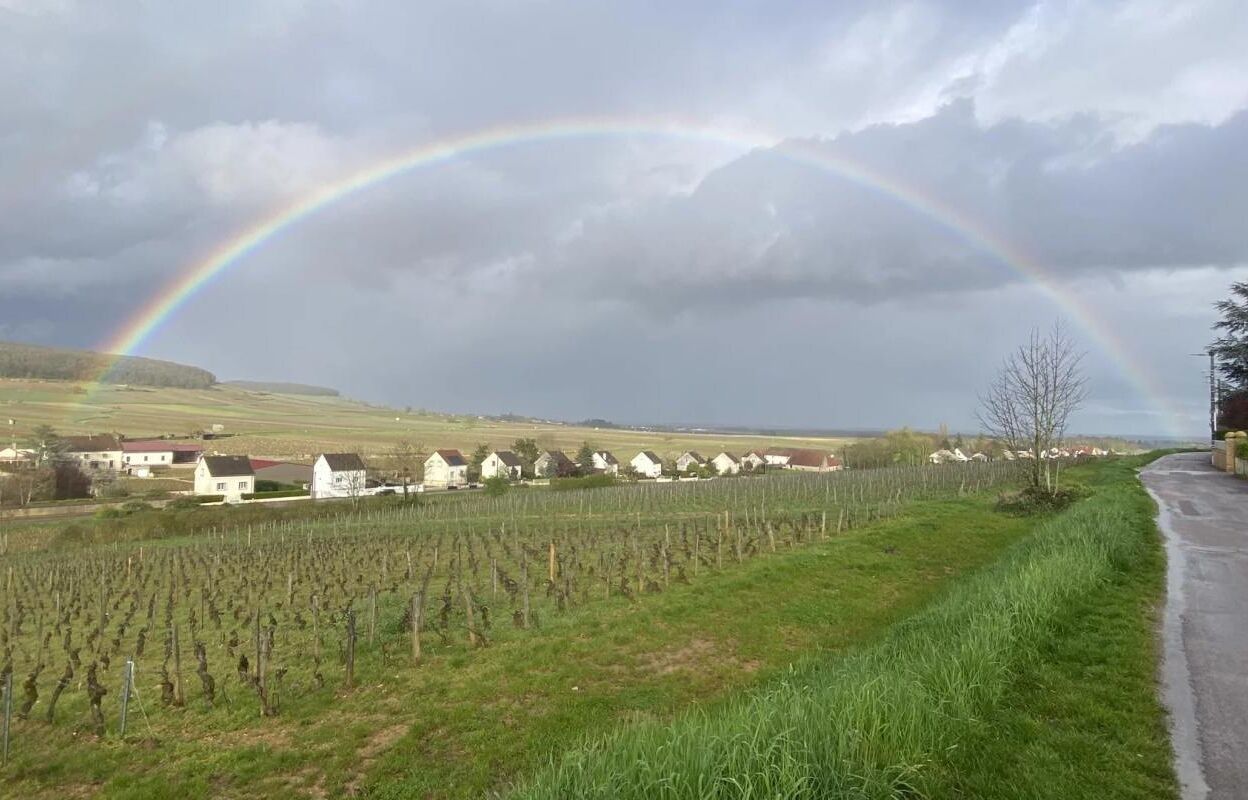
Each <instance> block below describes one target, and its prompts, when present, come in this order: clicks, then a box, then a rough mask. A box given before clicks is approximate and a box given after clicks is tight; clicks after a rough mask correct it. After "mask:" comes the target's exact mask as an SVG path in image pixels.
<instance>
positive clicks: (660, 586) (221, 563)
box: [0, 464, 1011, 754]
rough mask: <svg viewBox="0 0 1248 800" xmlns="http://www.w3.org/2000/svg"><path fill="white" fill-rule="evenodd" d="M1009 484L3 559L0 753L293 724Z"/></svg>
mask: <svg viewBox="0 0 1248 800" xmlns="http://www.w3.org/2000/svg"><path fill="white" fill-rule="evenodd" d="M1010 477H1011V473H1010V471H1009V465H1008V464H967V465H957V466H954V465H945V466H941V467H935V468H932V467H916V468H891V469H881V470H872V471H861V472H840V473H825V474H804V475H803V474H785V475H777V476H768V477H760V478H749V479H736V480H718V481H704V482H697V483H680V484H667V485H653V484H650V485H642V484H635V485H625V486H618V487H613V488H608V489H601V490H587V491H578V492H562V493H560V492H548V491H540V490H516V491H513V492H511V493H509V494H507V495H504V496H502V497H497V498H487V497H484V496H481V495H465V496H461V497H454V498H451V497H447V498H443V499H442V501H441V502H437V503H428V504H422V505H416V504H412V505H402V506H397V507H396V506H391V507H386V508H383V509H375V510H363V511H361V512H360V513H355V514H352V515H349V516H343V517H339V518H336V519H332V520H327V521H283V522H277V523H274V524H270V525H266V526H263V527H259V526H252V527H237V528H232V529H224V530H220V529H219V530H213V531H211V532H209V533H206V534H201V535H197V536H193V537H183V538H181V539H175V540H168V541H159V542H143V543H127V544H126V545H125V546H122V545H115V546H99V547H94V548H85V549H80V550H75V551H59V552H58V551H49V552H42V553H19V554H11V555H7V556H5V558H4V562H5V569H4V574H3V580H4V610H3V619H2V626H0V647H2V651H3V673H2V674H3V679H4V681H5V683H6V685H9V686H10V687H11V688H10V690H9V691H8V692H7V693H6V695H5V701H6V708H7V713H6V715H5V730H4V736H5V745H6V754H7V752H8V749H9V748H11V749H12V751H13V752H14V753H18V752H20V751H21V748H22V747H23V741H24V740H27V739H29V738H30V737H39V736H41V733H40V731H41V730H42V729H43V728H44V727H45V726H47V725H52V726H56V727H67V728H69V729H71V730H74V731H80V732H83V733H91V734H94V735H95V736H98V737H109V738H113V737H120V738H121V739H122V740H123V741H132V740H135V739H136V737H143V736H145V735H146V733H147V732H148V731H150V729H151V727H152V725H153V722H154V721H155V722H157V724H159V720H160V719H161V717H162V715H173V714H177V715H188V714H189V715H195V716H196V717H199V718H201V720H202V721H204V722H205V723H206V724H211V722H212V720H213V719H214V716H215V717H216V718H219V721H221V722H222V723H223V726H224V727H227V728H229V727H237V726H238V725H239V720H240V719H245V718H251V719H252V720H253V721H251V722H247V723H243V724H246V725H251V726H257V725H258V726H263V725H264V724H265V723H264V721H263V719H264V718H271V717H275V716H283V717H295V718H298V717H300V715H308V714H312V713H314V712H315V711H316V710H317V709H324V708H325V707H326V704H330V705H332V704H333V703H334V702H335V700H336V699H337V698H339V697H341V696H342V693H343V692H345V691H350V690H352V689H353V688H354V687H358V686H364V685H369V686H374V685H378V684H384V683H385V682H386V681H387V680H388V678H389V677H390V676H394V675H395V673H396V671H399V670H402V669H404V668H405V667H408V666H410V665H413V664H418V663H420V662H421V661H422V660H423V659H427V658H429V657H430V655H431V654H433V653H437V654H446V653H455V654H458V657H460V658H471V657H472V653H473V652H474V651H476V650H478V649H480V648H487V647H490V646H491V644H493V643H496V642H499V641H503V640H507V639H512V638H516V637H523V636H525V635H526V631H528V630H529V629H533V628H539V627H541V626H542V625H543V623H544V621H546V620H549V619H552V618H554V617H557V616H559V615H563V614H566V613H568V612H569V611H571V610H573V609H575V608H578V607H581V606H585V605H587V604H591V603H603V602H617V603H622V602H623V603H633V602H640V601H643V598H644V597H645V596H646V595H652V594H655V593H661V592H663V591H664V590H665V589H667V588H668V587H670V586H672V585H674V584H684V583H696V582H697V581H698V580H699V579H700V578H701V577H702V576H704V575H708V574H712V573H716V572H721V571H728V570H732V569H733V567H734V566H735V565H737V564H740V563H742V562H744V561H747V560H750V559H756V558H765V557H767V556H768V555H769V554H772V553H777V552H781V551H787V550H790V549H794V548H800V547H802V546H803V545H806V544H808V543H812V542H816V541H821V540H824V539H827V538H830V537H834V536H836V535H837V534H838V533H841V532H843V531H846V530H848V529H851V528H854V527H857V526H860V525H862V524H864V523H866V522H870V521H873V520H876V519H880V518H885V517H889V516H892V515H894V514H896V513H897V511H898V510H899V509H901V508H903V507H904V506H905V505H906V504H907V503H909V502H912V501H915V500H919V499H925V498H935V497H945V496H953V495H958V494H963V493H970V492H975V491H979V490H981V489H987V488H991V487H996V486H1000V485H1003V484H1005V483H1006V482H1008V481H1009V480H1010ZM10 717H11V719H10ZM227 720H228V724H225V723H227Z"/></svg>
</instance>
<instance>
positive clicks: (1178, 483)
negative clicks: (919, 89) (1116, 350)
mask: <svg viewBox="0 0 1248 800" xmlns="http://www.w3.org/2000/svg"><path fill="white" fill-rule="evenodd" d="M1141 478H1142V480H1143V481H1144V485H1145V487H1146V488H1147V489H1148V490H1149V493H1151V494H1152V495H1153V498H1154V499H1155V500H1156V501H1157V505H1158V507H1159V509H1160V511H1159V513H1158V519H1157V522H1158V526H1159V527H1160V528H1161V530H1162V533H1163V534H1164V535H1165V538H1166V554H1167V559H1168V562H1169V563H1168V567H1167V579H1166V584H1167V598H1166V613H1165V622H1164V629H1163V637H1164V650H1163V657H1162V683H1163V688H1162V692H1163V700H1164V701H1165V704H1166V706H1167V708H1168V709H1169V711H1170V716H1171V719H1170V728H1171V736H1172V740H1173V742H1174V748H1175V756H1176V761H1177V767H1178V772H1179V779H1180V781H1181V782H1182V784H1183V798H1184V800H1203V799H1204V798H1208V799H1209V800H1248V481H1245V480H1243V479H1239V478H1235V477H1233V476H1230V475H1227V474H1226V473H1223V472H1219V471H1217V470H1215V469H1214V468H1213V467H1212V466H1211V465H1210V463H1209V454H1208V453H1207V452H1206V453H1181V454H1178V455H1171V456H1165V457H1164V458H1160V459H1158V460H1157V461H1154V462H1153V463H1152V464H1150V465H1149V466H1148V467H1146V468H1145V469H1144V471H1143V472H1142V474H1141Z"/></svg>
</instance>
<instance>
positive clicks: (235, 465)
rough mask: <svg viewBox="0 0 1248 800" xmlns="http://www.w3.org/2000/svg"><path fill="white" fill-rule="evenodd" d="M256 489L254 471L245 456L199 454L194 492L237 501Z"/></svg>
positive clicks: (230, 501) (226, 500) (228, 501)
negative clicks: (221, 496) (216, 495)
mask: <svg viewBox="0 0 1248 800" xmlns="http://www.w3.org/2000/svg"><path fill="white" fill-rule="evenodd" d="M255 490H256V473H255V470H253V469H252V468H251V459H249V458H247V456H201V457H200V459H199V463H198V464H196V465H195V494H197V495H214V494H219V495H223V496H224V497H225V502H227V503H237V502H238V501H240V500H242V499H243V497H242V496H243V495H245V494H250V493H252V492H254V491H255Z"/></svg>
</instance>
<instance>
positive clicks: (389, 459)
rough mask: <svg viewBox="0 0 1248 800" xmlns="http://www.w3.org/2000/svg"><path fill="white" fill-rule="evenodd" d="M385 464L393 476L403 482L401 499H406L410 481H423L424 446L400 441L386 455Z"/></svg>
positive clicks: (418, 443)
mask: <svg viewBox="0 0 1248 800" xmlns="http://www.w3.org/2000/svg"><path fill="white" fill-rule="evenodd" d="M386 463H387V466H388V467H389V469H390V471H391V472H392V473H393V474H394V476H395V477H397V478H399V479H400V480H402V481H403V497H404V498H406V497H407V496H408V486H409V485H410V484H411V483H412V481H417V482H419V481H422V480H424V477H425V476H424V469H425V446H424V444H422V443H420V442H410V441H400V442H398V443H396V444H395V445H394V447H392V448H390V451H389V452H388V453H387V454H386Z"/></svg>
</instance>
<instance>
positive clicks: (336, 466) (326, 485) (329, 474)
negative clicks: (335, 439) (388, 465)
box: [310, 453, 368, 500]
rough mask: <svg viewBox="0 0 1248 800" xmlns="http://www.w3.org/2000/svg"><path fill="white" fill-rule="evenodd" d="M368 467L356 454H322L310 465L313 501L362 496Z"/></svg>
mask: <svg viewBox="0 0 1248 800" xmlns="http://www.w3.org/2000/svg"><path fill="white" fill-rule="evenodd" d="M367 479H368V467H367V466H366V465H365V464H364V459H362V458H360V456H359V454H358V453H322V454H321V455H320V456H319V457H318V458H317V459H316V462H315V463H314V464H312V485H311V491H310V494H311V495H312V498H313V499H314V500H323V499H326V498H332V497H359V496H360V495H362V494H364V487H365V481H366V480H367Z"/></svg>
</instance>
